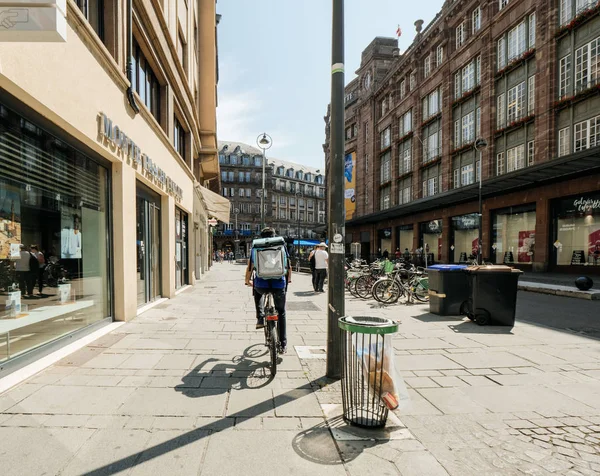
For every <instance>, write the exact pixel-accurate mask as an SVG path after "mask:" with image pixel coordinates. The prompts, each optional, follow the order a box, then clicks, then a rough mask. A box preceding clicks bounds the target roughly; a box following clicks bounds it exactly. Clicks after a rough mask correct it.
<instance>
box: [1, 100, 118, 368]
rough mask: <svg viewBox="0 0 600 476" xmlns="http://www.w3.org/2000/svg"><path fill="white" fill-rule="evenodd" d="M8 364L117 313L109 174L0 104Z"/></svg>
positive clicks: (4, 321) (4, 328)
mask: <svg viewBox="0 0 600 476" xmlns="http://www.w3.org/2000/svg"><path fill="white" fill-rule="evenodd" d="M0 164H1V166H0V362H2V361H6V360H9V359H12V358H14V357H16V356H18V355H21V354H23V353H25V352H27V351H30V350H32V349H34V348H37V347H39V346H41V345H43V344H46V343H48V342H50V341H53V340H55V339H57V338H60V337H62V336H65V335H67V334H69V333H72V332H74V331H77V330H79V329H82V328H84V327H86V326H88V325H91V324H94V323H96V322H99V321H101V320H103V319H105V318H106V317H108V316H109V315H110V294H109V273H108V269H109V267H108V262H109V240H108V235H109V234H108V217H109V205H108V204H109V201H108V193H109V173H108V170H107V169H106V168H105V167H103V166H102V165H100V164H99V163H97V162H96V161H94V160H92V159H91V158H90V157H88V156H86V155H84V154H83V153H81V152H80V151H78V150H76V149H75V148H73V147H71V146H70V145H69V144H67V143H66V142H64V141H62V140H60V139H58V138H57V137H54V136H53V135H51V134H49V133H48V132H46V131H45V130H44V129H42V128H41V127H39V126H38V125H36V124H34V123H32V122H30V121H28V120H26V119H25V118H23V117H21V116H20V115H18V114H17V113H16V112H14V111H12V110H10V109H8V108H6V107H5V106H3V105H1V104H0Z"/></svg>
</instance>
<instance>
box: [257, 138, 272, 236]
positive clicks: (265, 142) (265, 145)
mask: <svg viewBox="0 0 600 476" xmlns="http://www.w3.org/2000/svg"><path fill="white" fill-rule="evenodd" d="M256 143H257V144H258V147H260V148H261V149H262V151H263V159H262V190H261V193H260V229H261V230H262V229H263V228H264V227H265V166H266V162H267V153H266V151H267V149H270V148H271V146H272V145H273V139H271V136H270V135H269V134H267V133H266V132H263V133H262V134H259V135H258V137H257V138H256Z"/></svg>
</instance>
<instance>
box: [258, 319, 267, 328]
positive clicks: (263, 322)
mask: <svg viewBox="0 0 600 476" xmlns="http://www.w3.org/2000/svg"><path fill="white" fill-rule="evenodd" d="M263 327H265V320H264V319H258V320H257V321H256V328H257V329H262V328H263Z"/></svg>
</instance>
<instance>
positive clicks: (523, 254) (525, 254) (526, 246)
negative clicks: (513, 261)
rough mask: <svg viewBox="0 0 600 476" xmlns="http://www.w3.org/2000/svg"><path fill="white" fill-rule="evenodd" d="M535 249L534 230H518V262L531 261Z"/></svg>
mask: <svg viewBox="0 0 600 476" xmlns="http://www.w3.org/2000/svg"><path fill="white" fill-rule="evenodd" d="M534 249H535V230H530V231H520V232H519V260H518V262H519V263H531V257H532V256H533V251H534Z"/></svg>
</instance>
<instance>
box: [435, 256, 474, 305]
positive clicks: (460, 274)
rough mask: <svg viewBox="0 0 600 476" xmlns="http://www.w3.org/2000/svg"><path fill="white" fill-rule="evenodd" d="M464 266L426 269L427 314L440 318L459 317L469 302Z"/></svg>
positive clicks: (448, 265)
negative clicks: (427, 284) (427, 279)
mask: <svg viewBox="0 0 600 476" xmlns="http://www.w3.org/2000/svg"><path fill="white" fill-rule="evenodd" d="M466 267H467V265H465V264H436V265H433V266H430V267H429V268H427V275H428V276H429V312H432V313H433V314H439V315H440V316H460V315H463V314H464V313H465V306H466V304H467V301H468V300H469V281H468V278H467V275H466V274H465V273H464V270H465V268H466Z"/></svg>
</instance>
